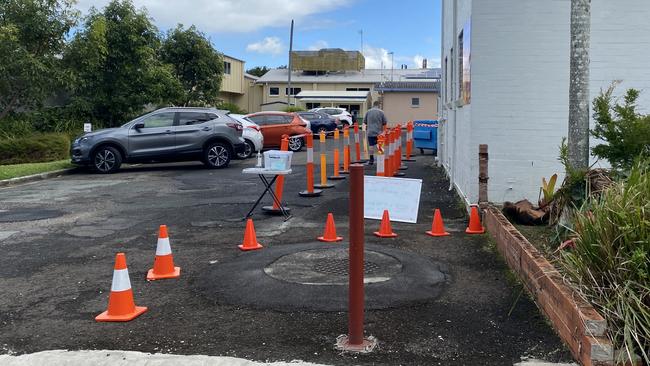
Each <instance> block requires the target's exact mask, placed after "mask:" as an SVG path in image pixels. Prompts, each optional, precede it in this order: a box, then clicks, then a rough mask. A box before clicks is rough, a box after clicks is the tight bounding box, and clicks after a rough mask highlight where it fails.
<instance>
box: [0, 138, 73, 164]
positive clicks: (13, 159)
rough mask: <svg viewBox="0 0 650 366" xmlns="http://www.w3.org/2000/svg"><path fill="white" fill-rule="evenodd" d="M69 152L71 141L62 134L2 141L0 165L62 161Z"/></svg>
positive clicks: (0, 144)
mask: <svg viewBox="0 0 650 366" xmlns="http://www.w3.org/2000/svg"><path fill="white" fill-rule="evenodd" d="M69 150H70V139H69V138H68V136H67V135H66V134H62V133H47V134H36V135H32V136H28V137H19V138H13V139H5V140H2V141H0V165H5V164H23V163H40V162H45V161H54V160H62V159H66V158H68V156H69Z"/></svg>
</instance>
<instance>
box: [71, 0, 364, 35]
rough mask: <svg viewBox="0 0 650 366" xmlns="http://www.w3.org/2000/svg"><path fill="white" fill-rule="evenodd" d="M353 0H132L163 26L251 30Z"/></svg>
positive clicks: (84, 3) (93, 1) (95, 1)
mask: <svg viewBox="0 0 650 366" xmlns="http://www.w3.org/2000/svg"><path fill="white" fill-rule="evenodd" d="M352 1H354V0H309V2H308V3H307V2H306V1H304V0H274V1H269V0H191V1H169V0H133V3H134V4H135V6H136V7H138V8H140V7H146V8H147V10H148V11H149V14H150V15H151V16H152V17H153V18H154V19H155V20H156V24H158V25H159V26H160V27H162V28H170V27H174V26H175V25H176V24H178V23H182V24H185V25H188V26H189V25H190V24H194V25H196V26H197V27H198V28H199V29H200V30H201V31H203V32H207V33H211V32H251V31H255V30H258V29H261V28H265V27H288V26H289V24H290V20H291V19H295V20H296V21H297V22H300V21H301V20H302V19H305V18H307V17H309V16H311V15H315V14H319V13H323V12H328V11H332V10H335V9H337V8H340V7H342V6H345V5H347V4H349V3H351V2H352ZM108 2H109V0H79V1H78V3H77V7H78V8H79V9H81V10H82V11H84V12H86V11H87V10H88V9H90V7H91V6H95V7H97V8H103V7H104V6H106V4H108Z"/></svg>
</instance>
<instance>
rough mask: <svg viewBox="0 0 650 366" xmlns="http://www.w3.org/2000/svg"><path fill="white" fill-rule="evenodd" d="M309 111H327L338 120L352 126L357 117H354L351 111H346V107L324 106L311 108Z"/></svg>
mask: <svg viewBox="0 0 650 366" xmlns="http://www.w3.org/2000/svg"><path fill="white" fill-rule="evenodd" d="M309 111H310V112H322V113H327V114H329V115H330V116H332V117H334V118H338V120H339V121H341V124H343V123H345V124H347V125H348V126H352V124H353V123H354V122H355V120H356V118H354V116H353V115H352V114H350V112H348V111H346V110H345V108H338V107H322V108H314V109H310V110H309Z"/></svg>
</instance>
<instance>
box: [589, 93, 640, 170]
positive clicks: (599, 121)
mask: <svg viewBox="0 0 650 366" xmlns="http://www.w3.org/2000/svg"><path fill="white" fill-rule="evenodd" d="M614 87H615V85H612V86H610V87H609V88H608V89H607V90H606V91H604V92H601V93H600V95H599V96H598V97H596V98H595V99H594V102H593V108H594V122H595V127H594V129H593V130H592V131H591V134H592V135H593V136H594V137H596V138H599V139H602V140H604V141H605V142H606V144H600V145H597V146H595V147H594V148H593V149H592V152H593V154H594V155H595V156H597V157H599V158H602V159H607V160H608V161H609V162H610V164H612V167H614V168H616V169H621V170H624V171H627V170H629V169H630V168H631V167H632V164H633V163H634V159H636V158H637V157H638V156H639V155H641V156H645V157H648V156H650V115H642V114H639V113H638V112H637V111H636V101H637V99H638V97H639V91H638V90H635V89H628V90H627V92H626V93H625V97H624V98H623V100H624V103H623V104H619V103H613V101H612V93H613V92H614Z"/></svg>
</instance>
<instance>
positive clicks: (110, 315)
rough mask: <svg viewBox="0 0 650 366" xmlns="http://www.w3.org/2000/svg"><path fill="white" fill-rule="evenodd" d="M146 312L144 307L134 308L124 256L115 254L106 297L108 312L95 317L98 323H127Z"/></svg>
mask: <svg viewBox="0 0 650 366" xmlns="http://www.w3.org/2000/svg"><path fill="white" fill-rule="evenodd" d="M145 311H147V307H146V306H135V302H134V301H133V290H132V289H131V280H130V279H129V270H128V269H127V268H126V255H124V253H117V255H116V256H115V267H114V269H113V283H112V285H111V294H110V295H109V297H108V310H106V311H105V312H103V313H101V314H99V315H97V316H96V317H95V320H96V321H98V322H128V321H130V320H133V319H135V318H136V317H138V316H140V315H142V313H144V312H145Z"/></svg>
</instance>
